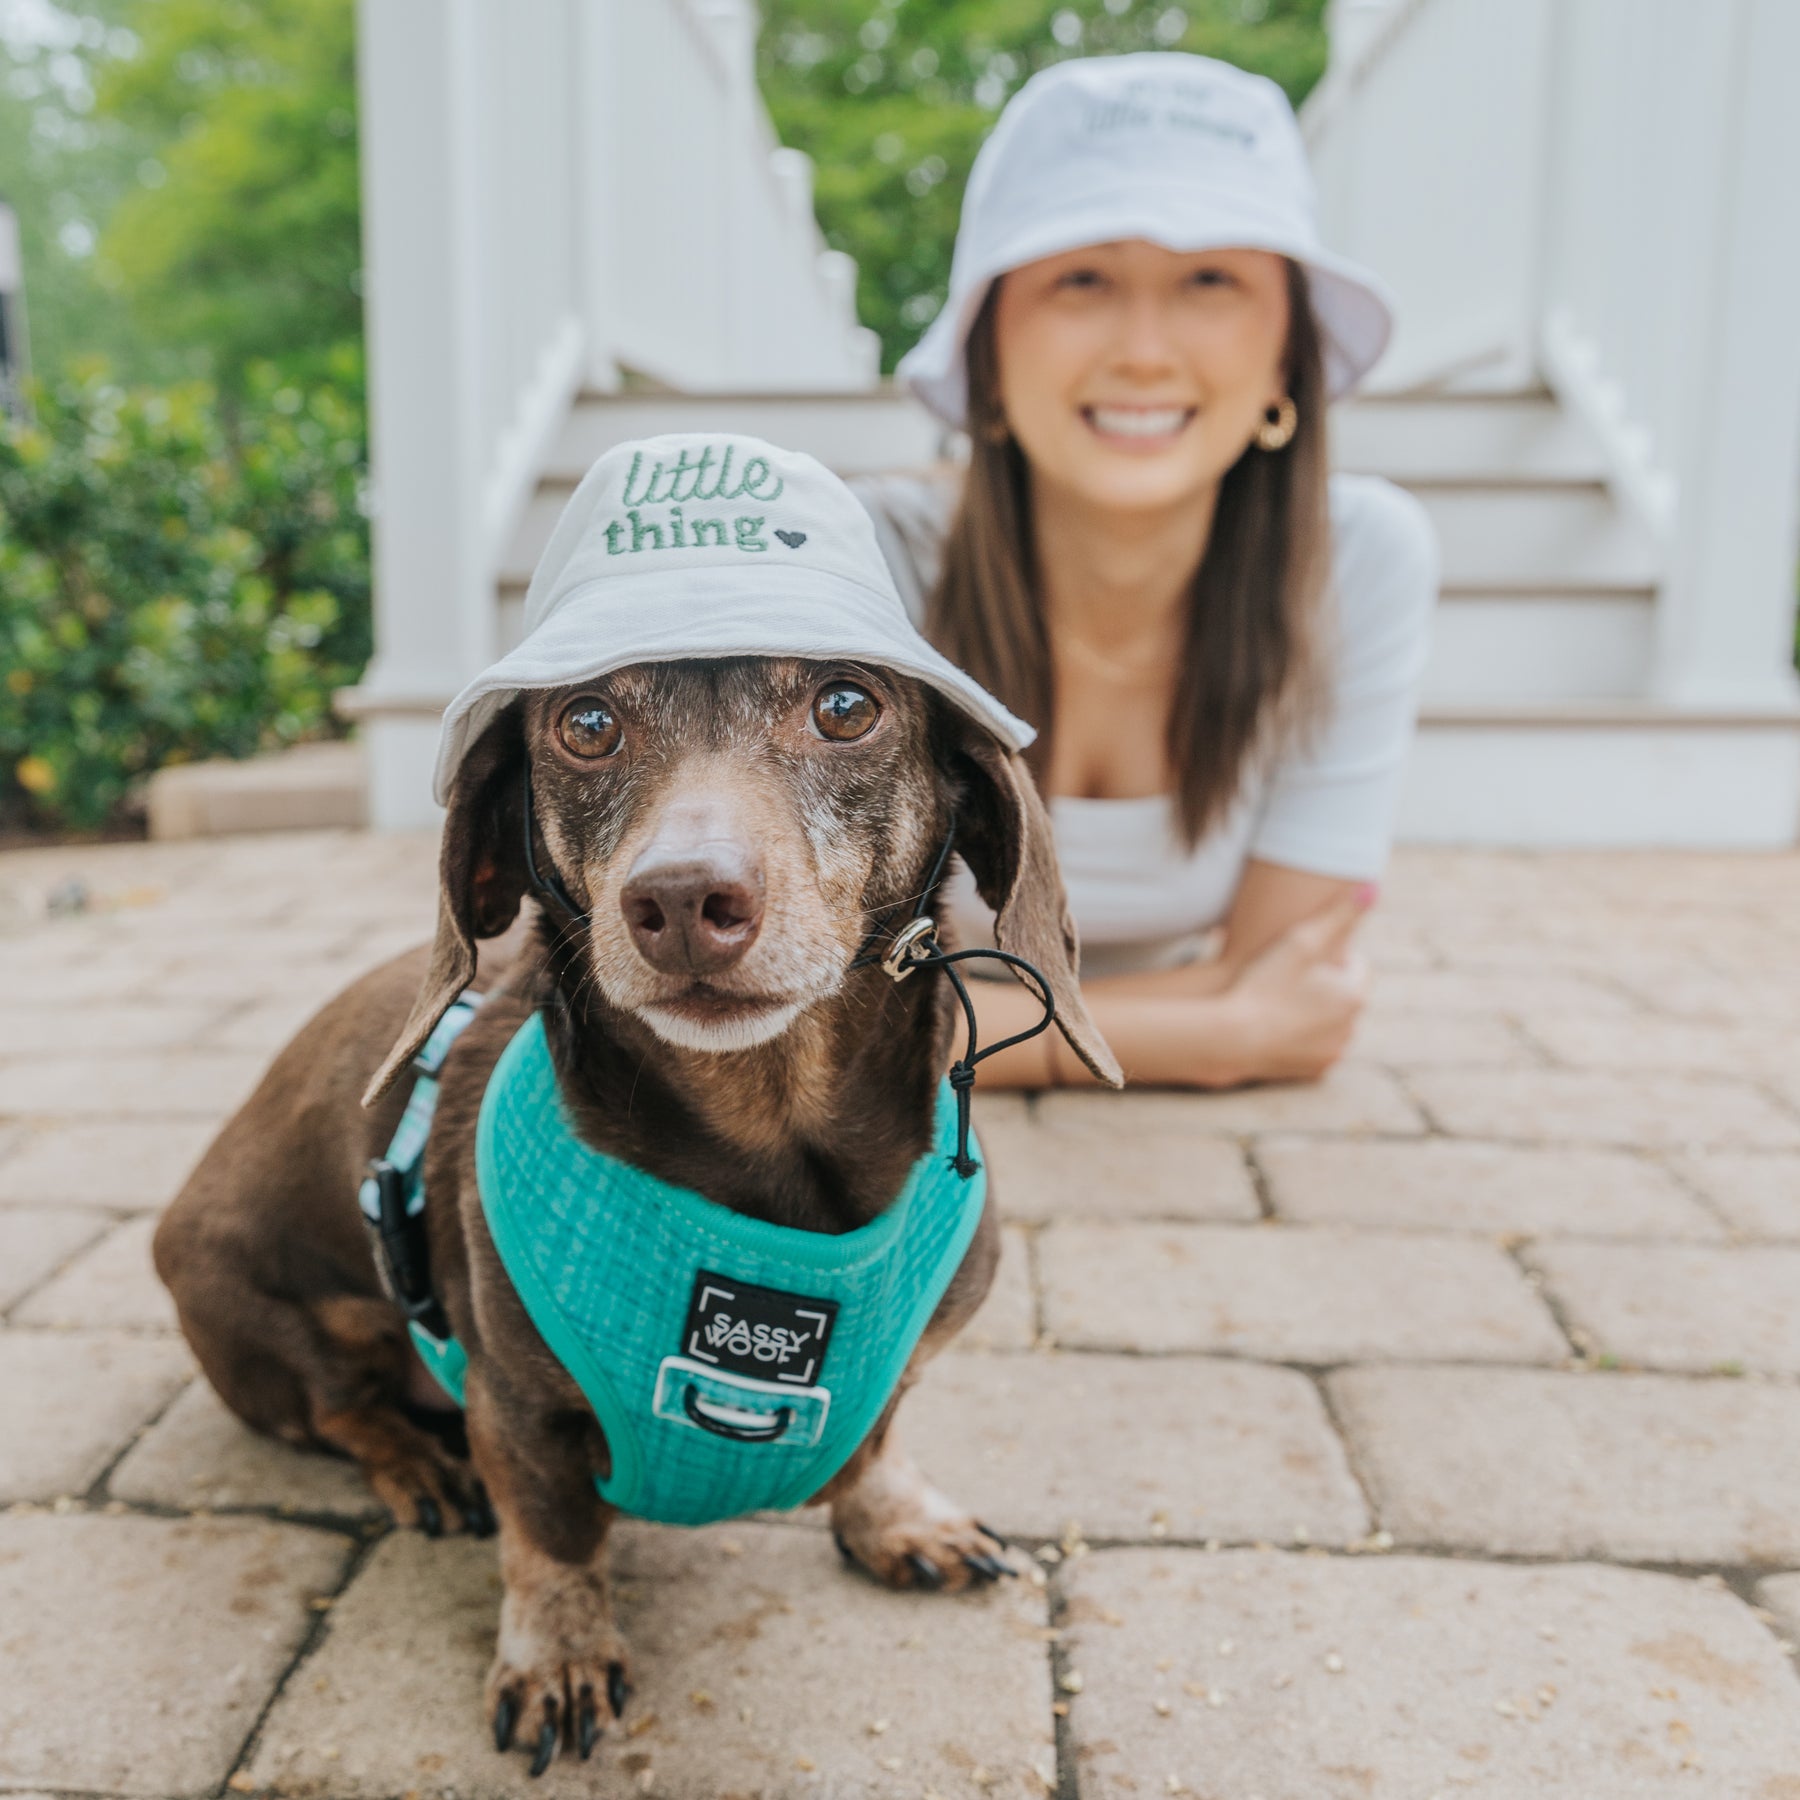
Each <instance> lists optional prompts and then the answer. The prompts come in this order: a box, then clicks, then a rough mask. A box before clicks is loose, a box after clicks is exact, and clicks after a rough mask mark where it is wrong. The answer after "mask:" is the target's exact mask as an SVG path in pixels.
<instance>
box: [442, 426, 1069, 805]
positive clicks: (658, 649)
mask: <svg viewBox="0 0 1800 1800" xmlns="http://www.w3.org/2000/svg"><path fill="white" fill-rule="evenodd" d="M690 656H801V657H806V658H808V659H811V660H814V661H825V660H830V659H832V658H836V657H850V658H854V659H856V660H857V661H860V662H868V663H875V664H878V665H880V666H881V667H883V668H888V669H894V670H897V671H898V672H899V673H901V674H902V675H912V676H916V677H917V678H918V679H919V680H920V681H923V682H926V683H928V684H929V685H930V686H931V687H934V688H936V689H937V690H938V692H939V693H941V694H943V695H944V696H945V697H946V698H947V699H949V700H951V701H953V702H954V703H955V704H956V705H957V706H959V707H961V708H962V710H963V711H964V712H965V713H967V714H968V715H969V716H970V717H971V718H972V719H974V720H975V721H976V722H977V723H978V724H981V725H984V726H985V727H986V728H987V729H988V730H989V731H991V732H992V733H993V734H994V736H995V737H997V738H998V739H999V740H1000V741H1001V742H1002V743H1003V744H1005V745H1006V747H1007V748H1008V749H1010V750H1023V749H1024V748H1025V746H1026V745H1027V744H1029V743H1030V742H1031V740H1032V739H1033V737H1035V736H1036V733H1035V732H1034V731H1033V730H1032V728H1031V727H1030V726H1029V725H1026V724H1025V723H1023V722H1022V721H1021V720H1019V719H1015V718H1014V717H1013V715H1012V714H1011V713H1009V712H1008V711H1007V710H1006V708H1005V707H1004V706H1002V705H1001V704H1000V702H999V701H998V700H996V699H995V698H994V697H993V696H992V695H991V694H990V693H988V692H987V690H986V689H985V688H983V687H981V686H980V685H979V684H978V683H976V682H974V681H972V680H970V678H969V677H968V676H967V675H965V674H964V673H963V672H962V670H961V669H959V668H957V667H956V665H955V664H954V663H952V662H950V661H948V660H947V659H946V658H944V657H942V656H940V655H939V654H938V653H937V651H935V650H934V649H932V647H931V646H930V645H929V644H928V643H926V641H925V640H924V638H922V637H921V636H920V635H919V633H918V632H917V631H916V630H915V629H914V628H913V625H912V622H911V620H910V619H908V617H907V615H906V608H905V606H904V605H903V604H902V603H901V600H900V595H899V593H898V592H897V591H896V589H895V587H894V581H893V577H892V576H891V575H890V574H889V573H888V566H887V563H886V561H885V559H884V558H883V556H882V554H881V548H880V546H879V545H878V544H877V543H876V540H875V528H874V526H873V525H872V524H871V523H870V520H869V515H868V513H867V512H865V511H864V510H863V507H862V505H861V504H860V502H858V500H857V499H856V496H855V495H854V494H852V493H851V492H850V490H849V489H848V488H847V487H845V486H844V484H843V483H842V482H841V481H840V480H838V478H837V477H836V476H835V475H833V474H832V473H831V472H830V471H829V470H828V469H826V468H824V467H823V466H822V465H821V464H819V463H817V462H815V461H814V460H813V459H812V458H811V457H810V456H804V455H802V454H801V453H800V452H798V451H795V450H778V449H776V447H775V446H774V445H773V444H765V443H764V442H763V441H762V440H761V439H760V438H753V437H737V436H732V435H730V434H727V433H724V432H719V433H713V434H707V433H703V432H683V433H678V434H674V435H671V436H668V437H657V438H646V439H644V440H642V441H641V442H638V443H630V444H620V445H619V446H618V447H617V448H615V449H612V450H609V451H607V453H606V454H605V455H604V456H603V457H601V458H600V460H599V461H598V462H597V463H595V464H594V466H593V467H592V468H591V469H589V470H588V472H587V475H586V476H585V477H584V478H583V480H582V483H581V485H580V487H578V488H577V489H576V490H575V494H574V497H573V498H572V499H571V500H570V501H569V504H568V505H567V506H566V507H565V508H564V509H563V515H562V517H561V519H559V520H558V521H557V526H556V530H555V531H554V532H553V533H552V534H551V537H550V542H549V545H548V547H547V548H546V549H545V551H544V554H543V557H542V558H541V559H540V561H539V562H538V566H537V572H536V573H535V574H534V575H533V576H532V578H531V587H530V589H529V591H528V592H527V593H526V596H525V636H524V639H523V640H522V641H521V642H520V644H519V645H518V646H517V648H516V649H514V650H512V651H511V652H509V653H508V654H507V655H506V656H504V657H502V658H501V659H500V661H499V662H497V663H495V664H494V665H493V666H492V667H491V668H488V669H485V670H483V672H482V673H481V674H479V675H477V676H476V677H475V679H474V680H473V681H471V682H470V683H469V685H468V686H467V687H466V688H464V689H463V691H462V692H461V693H460V694H458V695H457V697H456V698H455V699H454V700H453V701H451V703H450V705H449V708H448V709H447V710H446V712H445V713H444V726H443V733H442V735H441V737H440V738H439V740H438V758H437V774H436V779H435V781H434V784H433V786H434V791H435V793H436V795H437V798H438V801H439V803H440V804H446V803H447V802H448V800H449V797H450V786H451V783H452V781H453V780H454V779H455V776H456V770H457V767H458V766H459V764H460V763H461V762H462V759H463V756H464V754H465V753H466V752H467V751H468V749H469V747H470V746H471V745H472V744H474V743H475V741H476V740H477V739H478V738H479V737H480V736H481V734H482V732H483V731H484V730H485V729H486V728H487V726H488V724H489V722H490V721H491V720H492V719H493V718H494V716H495V715H496V714H497V713H498V712H500V710H501V709H502V708H503V707H504V706H505V705H506V703H507V702H508V701H509V700H510V699H512V697H513V696H514V695H515V694H517V693H520V692H521V691H523V690H525V689H528V688H555V687H565V686H568V685H569V684H571V683H574V682H578V681H590V680H593V679H594V678H596V677H598V676H601V675H605V674H607V673H608V672H609V671H611V670H613V669H620V668H624V667H625V666H626V664H628V663H642V662H672V661H675V660H676V659H678V658H681V657H690Z"/></svg>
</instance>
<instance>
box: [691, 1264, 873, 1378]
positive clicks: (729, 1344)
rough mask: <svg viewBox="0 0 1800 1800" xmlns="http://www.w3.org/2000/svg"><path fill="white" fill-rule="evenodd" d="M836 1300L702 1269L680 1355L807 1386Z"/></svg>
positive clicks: (817, 1363) (832, 1319)
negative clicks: (815, 1297)
mask: <svg viewBox="0 0 1800 1800" xmlns="http://www.w3.org/2000/svg"><path fill="white" fill-rule="evenodd" d="M837 1310H838V1309H837V1302H836V1301H835V1300H815V1299H813V1298H812V1297H811V1296H810V1295H807V1294H789V1293H784V1292H783V1291H782V1290H781V1289H780V1288H768V1287H758V1286H757V1285H756V1283H755V1282H752V1281H737V1280H734V1279H733V1278H732V1277H731V1276H729V1275H715V1274H714V1273H713V1272H712V1271H711V1270H710V1269H702V1270H701V1271H700V1273H699V1274H698V1275H696V1276H695V1277H694V1297H693V1299H692V1300H691V1301H689V1303H688V1316H687V1325H686V1327H685V1329H684V1330H683V1332H682V1334H681V1335H682V1354H683V1355H684V1356H691V1357H694V1358H695V1359H696V1360H698V1361H700V1362H706V1363H711V1364H712V1365H713V1366H714V1367H715V1368H719V1369H726V1370H729V1371H730V1372H731V1373H732V1374H734V1375H753V1376H755V1377H756V1378H757V1379H758V1380H760V1381H786V1382H791V1383H792V1384H793V1385H794V1386H795V1387H811V1386H812V1384H813V1383H814V1382H815V1381H816V1380H817V1379H818V1374H819V1366H820V1364H822V1363H823V1362H824V1360H825V1346H826V1344H827V1343H828V1342H829V1341H830V1338H831V1327H832V1324H833V1323H834V1322H835V1320H836V1318H837Z"/></svg>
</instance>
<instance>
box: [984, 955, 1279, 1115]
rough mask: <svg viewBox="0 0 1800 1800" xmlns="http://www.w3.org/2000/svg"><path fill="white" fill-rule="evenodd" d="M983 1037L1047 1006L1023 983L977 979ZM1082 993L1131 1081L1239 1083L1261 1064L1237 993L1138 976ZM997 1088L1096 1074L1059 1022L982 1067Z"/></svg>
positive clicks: (1031, 1020)
mask: <svg viewBox="0 0 1800 1800" xmlns="http://www.w3.org/2000/svg"><path fill="white" fill-rule="evenodd" d="M970 987H971V992H972V995H973V998H974V1001H975V1011H976V1016H977V1017H978V1018H979V1019H980V1021H981V1036H982V1039H983V1040H984V1041H985V1042H987V1043H990V1044H991V1043H994V1042H996V1041H997V1040H999V1039H1000V1038H1005V1037H1010V1036H1012V1034H1013V1033H1014V1032H1016V1031H1024V1030H1026V1029H1028V1028H1029V1027H1030V1026H1031V1025H1033V1024H1035V1023H1036V1022H1037V1020H1038V1019H1039V1018H1040V1017H1041V1016H1042V1009H1041V1008H1040V1007H1039V1006H1038V1003H1037V1002H1036V1001H1035V1000H1034V999H1032V997H1031V996H1030V995H1029V994H1027V993H1026V992H1025V991H1024V990H1023V989H1022V988H1017V987H1002V986H1001V985H1000V983H998V982H988V981H983V982H975V983H971V984H970ZM1081 991H1082V996H1083V998H1084V999H1085V1000H1086V1001H1087V1007H1088V1012H1089V1014H1090V1015H1091V1016H1092V1018H1093V1021H1094V1023H1095V1025H1097V1026H1098V1027H1099V1030H1100V1035H1101V1036H1102V1037H1104V1038H1105V1039H1106V1041H1107V1042H1108V1043H1109V1044H1110V1045H1111V1046H1112V1049H1113V1054H1114V1055H1115V1056H1117V1057H1118V1059H1119V1062H1120V1065H1121V1066H1122V1067H1123V1068H1124V1070H1125V1077H1126V1079H1127V1080H1128V1081H1130V1082H1133V1083H1138V1084H1142V1085H1147V1086H1153V1087H1154V1086H1173V1087H1233V1086H1235V1085H1237V1084H1238V1083H1239V1082H1242V1081H1247V1080H1250V1079H1252V1078H1253V1077H1254V1075H1255V1073H1256V1070H1255V1068H1254V1066H1253V1063H1252V1061H1251V1056H1250V1046H1249V1043H1248V1041H1247V1040H1248V1036H1249V1033H1248V1031H1247V1030H1246V1021H1245V1020H1244V1018H1243V1017H1242V1014H1241V1010H1240V1008H1239V1007H1238V1005H1237V1003H1236V1001H1235V1000H1234V999H1233V998H1232V996H1231V995H1229V994H1225V993H1219V994H1195V993H1183V994H1180V995H1171V994H1170V993H1169V992H1168V990H1167V986H1166V977H1165V985H1164V986H1163V990H1162V991H1161V992H1157V991H1155V990H1152V991H1150V992H1145V991H1143V990H1142V989H1140V987H1139V986H1138V983H1137V981H1136V980H1135V978H1130V977H1122V978H1120V979H1119V981H1118V982H1117V983H1115V982H1113V981H1110V980H1106V981H1092V982H1084V983H1083V984H1082V990H1081ZM981 1075H982V1081H983V1083H984V1084H985V1085H987V1086H990V1087H997V1088H998V1087H1007V1088H1047V1087H1094V1086H1097V1085H1098V1084H1097V1083H1096V1081H1095V1079H1094V1077H1093V1076H1092V1075H1090V1074H1089V1073H1088V1071H1087V1068H1086V1067H1085V1066H1084V1065H1083V1063H1082V1062H1081V1061H1080V1059H1079V1058H1078V1057H1077V1056H1076V1055H1075V1053H1074V1051H1072V1050H1071V1049H1070V1048H1069V1047H1068V1045H1067V1044H1065V1043H1064V1042H1063V1040H1062V1038H1061V1036H1060V1035H1059V1034H1058V1033H1057V1032H1056V1031H1055V1029H1054V1028H1052V1029H1051V1030H1049V1031H1046V1032H1043V1033H1041V1034H1040V1035H1039V1036H1037V1037H1035V1038H1031V1039H1030V1040H1028V1041H1027V1042H1025V1043H1023V1044H1016V1045H1014V1046H1013V1048H1012V1049H1010V1050H1002V1051H1001V1052H1000V1054H999V1055H998V1056H995V1057H991V1058H989V1059H988V1060H987V1061H986V1062H984V1063H983V1064H982V1065H981Z"/></svg>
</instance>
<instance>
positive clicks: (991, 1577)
mask: <svg viewBox="0 0 1800 1800" xmlns="http://www.w3.org/2000/svg"><path fill="white" fill-rule="evenodd" d="M963 1563H964V1565H965V1566H966V1567H968V1568H971V1569H973V1570H974V1571H975V1573H976V1575H977V1576H979V1577H980V1579H981V1580H983V1581H998V1580H999V1579H1000V1577H1001V1576H1002V1575H1011V1574H1012V1573H1013V1572H1014V1571H1013V1570H1011V1569H1009V1568H1008V1567H1007V1566H1006V1564H1005V1563H1003V1562H1000V1561H998V1560H997V1559H996V1558H994V1557H992V1556H983V1555H982V1554H981V1553H980V1552H979V1551H976V1552H975V1553H974V1554H972V1555H970V1554H965V1555H964V1557H963Z"/></svg>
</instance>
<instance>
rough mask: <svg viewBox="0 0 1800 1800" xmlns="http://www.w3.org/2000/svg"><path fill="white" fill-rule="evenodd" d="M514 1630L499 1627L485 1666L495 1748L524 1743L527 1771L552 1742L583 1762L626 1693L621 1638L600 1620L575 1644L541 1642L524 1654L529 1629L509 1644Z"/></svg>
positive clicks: (535, 1768) (543, 1763)
mask: <svg viewBox="0 0 1800 1800" xmlns="http://www.w3.org/2000/svg"><path fill="white" fill-rule="evenodd" d="M513 1636H514V1634H512V1633H508V1632H506V1631H505V1630H503V1631H502V1633H501V1643H500V1653H499V1655H498V1656H496V1657H495V1658H494V1666H493V1667H492V1668H491V1669H490V1670H489V1671H488V1678H487V1711H488V1717H489V1719H490V1720H491V1721H492V1723H493V1727H494V1748H495V1749H496V1750H507V1749H510V1748H511V1747H512V1746H513V1744H514V1743H515V1742H516V1743H517V1744H519V1745H520V1747H521V1748H524V1749H527V1750H529V1751H530V1752H531V1773H532V1774H533V1775H541V1774H543V1772H544V1771H545V1770H546V1769H547V1768H549V1766H550V1765H551V1763H552V1762H554V1761H555V1759H556V1753H557V1751H558V1750H559V1749H563V1750H573V1751H574V1752H575V1753H576V1755H577V1756H579V1757H580V1758H581V1760H582V1761H583V1762H586V1761H587V1759H588V1758H589V1757H590V1756H591V1755H592V1754H593V1751H594V1746H595V1744H597V1743H598V1742H599V1741H600V1738H601V1735H602V1734H603V1733H604V1732H605V1730H606V1728H607V1727H608V1726H609V1725H614V1724H616V1723H617V1722H618V1720H619V1717H620V1715H621V1714H622V1713H623V1712H624V1711H625V1702H626V1701H627V1700H628V1699H629V1698H630V1697H631V1683H630V1680H629V1678H628V1673H627V1671H628V1667H629V1665H628V1662H627V1658H626V1652H625V1644H624V1640H623V1639H621V1638H620V1637H619V1635H618V1634H617V1633H616V1632H614V1631H612V1629H611V1628H610V1627H607V1628H606V1631H605V1632H604V1634H603V1635H602V1636H601V1637H600V1638H599V1639H598V1640H597V1641H595V1642H591V1643H585V1644H583V1645H581V1646H580V1647H579V1648H572V1647H568V1646H546V1647H545V1649H544V1651H543V1652H542V1653H540V1654H536V1655H531V1654H522V1652H525V1651H526V1650H527V1645H528V1640H529V1639H530V1637H531V1634H530V1633H529V1632H526V1633H523V1634H518V1636H519V1638H520V1640H521V1641H517V1642H513V1643H511V1644H509V1642H508V1639H509V1638H510V1637H513ZM509 1649H510V1650H511V1651H512V1654H509V1653H508V1652H509Z"/></svg>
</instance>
